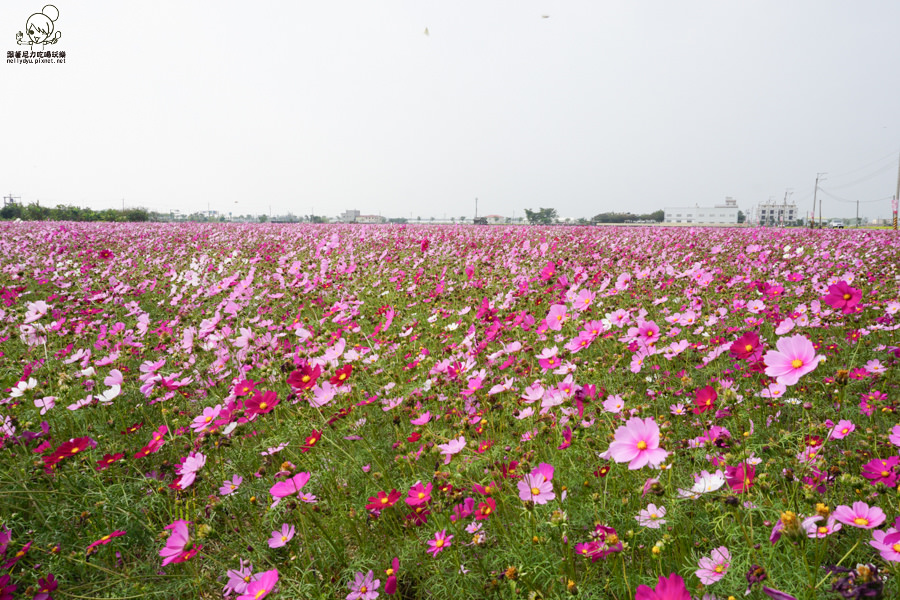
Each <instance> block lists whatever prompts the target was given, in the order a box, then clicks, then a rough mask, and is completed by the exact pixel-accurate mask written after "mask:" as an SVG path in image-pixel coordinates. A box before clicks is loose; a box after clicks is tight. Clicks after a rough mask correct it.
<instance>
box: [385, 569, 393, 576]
mask: <svg viewBox="0 0 900 600" xmlns="http://www.w3.org/2000/svg"><path fill="white" fill-rule="evenodd" d="M385 574H386V575H387V576H388V577H390V576H391V575H393V574H394V570H393V569H388V570H387V571H385Z"/></svg>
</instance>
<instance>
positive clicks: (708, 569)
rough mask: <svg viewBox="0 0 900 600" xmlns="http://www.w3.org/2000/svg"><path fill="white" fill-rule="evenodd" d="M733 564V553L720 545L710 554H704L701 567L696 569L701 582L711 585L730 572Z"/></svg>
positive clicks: (700, 563) (699, 564) (699, 565)
mask: <svg viewBox="0 0 900 600" xmlns="http://www.w3.org/2000/svg"><path fill="white" fill-rule="evenodd" d="M729 565H731V553H730V552H729V551H728V548H726V547H725V546H719V547H718V548H716V549H715V550H713V551H712V553H711V554H710V556H704V557H703V558H701V559H700V562H699V563H698V565H697V566H698V567H700V568H699V569H697V570H696V571H695V574H696V575H697V577H699V578H700V583H702V584H703V585H711V584H713V583H715V582H717V581H719V580H720V579H722V578H723V577H725V573H727V572H728V567H729Z"/></svg>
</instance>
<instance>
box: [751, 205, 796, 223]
mask: <svg viewBox="0 0 900 600" xmlns="http://www.w3.org/2000/svg"><path fill="white" fill-rule="evenodd" d="M799 218H800V211H798V210H797V205H796V204H793V203H791V204H788V203H787V202H783V201H782V202H773V201H771V200H770V201H769V202H760V203H759V205H757V207H756V214H755V215H754V219H753V220H752V221H751V222H754V223H755V224H756V225H758V226H760V227H778V226H783V225H789V224H791V223H793V222H794V221H796V220H797V219H799Z"/></svg>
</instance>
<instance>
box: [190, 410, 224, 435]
mask: <svg viewBox="0 0 900 600" xmlns="http://www.w3.org/2000/svg"><path fill="white" fill-rule="evenodd" d="M221 412H222V405H221V404H216V405H215V406H207V407H206V408H204V409H203V414H202V415H198V416H196V417H194V420H193V421H191V429H193V430H194V431H196V432H197V433H200V432H201V431H206V430H207V429H208V428H209V427H211V426H212V424H213V421H215V419H216V418H217V417H218V416H219V413H221Z"/></svg>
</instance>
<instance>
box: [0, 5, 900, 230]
mask: <svg viewBox="0 0 900 600" xmlns="http://www.w3.org/2000/svg"><path fill="white" fill-rule="evenodd" d="M44 2H46V0H43V1H42V0H37V1H32V0H25V1H23V0H16V1H15V2H11V1H6V2H3V3H2V4H0V50H2V51H3V58H4V60H3V62H2V63H0V92H2V93H0V132H2V134H3V138H4V143H3V144H2V145H0V193H2V194H3V195H5V194H7V193H10V192H11V193H12V194H14V195H20V196H21V197H22V200H23V201H24V202H26V203H27V202H30V201H34V200H38V199H39V200H40V202H41V204H42V205H51V206H52V205H56V204H75V205H79V206H90V207H92V208H95V209H102V208H112V207H120V206H121V205H122V199H124V200H125V205H126V206H144V207H146V208H149V209H152V210H159V211H169V210H171V209H178V210H181V211H182V212H191V211H194V210H205V209H206V208H207V205H209V206H210V207H211V208H212V209H214V210H219V211H222V212H225V213H227V212H233V213H234V214H245V213H248V214H258V213H268V212H269V210H270V208H269V207H270V206H271V210H272V212H273V213H275V214H279V213H286V212H288V211H290V212H292V213H294V214H297V215H300V214H309V213H310V212H311V211H313V210H314V211H315V214H319V215H323V214H324V215H328V216H335V215H337V214H338V213H340V212H342V211H343V210H345V209H351V208H355V209H359V210H360V211H362V212H363V213H364V214H366V213H380V214H383V215H385V216H404V217H410V216H413V217H416V216H422V217H429V216H435V217H439V218H440V217H443V216H444V215H446V216H447V217H450V216H456V217H460V216H463V215H466V216H467V217H469V218H471V217H472V215H473V214H474V210H475V207H474V199H475V198H476V197H477V198H478V199H479V206H478V208H479V214H501V215H504V216H513V215H515V216H523V214H524V209H525V208H532V209H537V208H538V207H555V208H556V209H557V210H558V211H559V213H560V215H561V216H563V217H572V218H575V217H581V216H584V217H590V216H592V215H595V214H597V213H599V212H606V211H615V210H629V211H632V212H636V213H640V212H650V211H653V210H656V209H660V208H663V207H665V206H683V205H694V204H697V203H699V204H700V205H704V204H706V205H708V204H712V203H714V202H719V201H722V200H723V199H724V197H725V196H733V197H734V198H736V199H737V200H738V204H739V206H740V207H741V208H742V209H743V210H744V211H745V212H748V210H749V209H750V208H751V207H752V206H753V205H755V204H756V203H757V202H760V201H766V200H767V199H768V198H769V197H770V196H773V197H774V198H775V199H777V200H779V201H780V200H782V199H783V197H784V194H785V190H786V188H793V190H794V194H793V196H792V197H791V199H792V200H795V201H797V204H798V206H799V208H800V210H801V212H802V213H804V214H806V213H807V212H808V211H809V210H811V208H812V193H813V187H814V183H815V178H816V173H817V172H821V171H825V172H828V175H827V180H826V181H825V182H824V183H823V184H822V188H823V189H825V190H827V191H828V192H829V193H831V194H832V195H833V196H838V197H840V198H843V199H847V200H862V201H875V202H865V203H863V204H860V213H861V214H862V215H865V216H885V217H886V216H889V215H890V210H891V202H890V196H891V195H893V193H894V189H895V186H896V180H897V162H898V159H900V2H896V1H893V0H881V1H874V0H860V1H855V2H849V1H845V0H809V1H801V0H790V1H784V0H770V1H769V0H754V1H752V2H751V1H748V0H741V1H728V0H710V1H705V2H700V1H691V0H677V1H674V0H622V1H617V2H606V1H601V0H566V1H565V2H562V1H560V2H552V1H549V0H542V1H537V0H535V1H530V0H508V1H500V0H453V1H450V0H443V1H437V0H407V1H399V0H394V1H391V0H381V1H374V0H354V1H346V2H341V1H337V0H319V1H316V2H309V1H302V2H298V1H293V2H287V1H279V2H275V1H257V2H247V1H246V0H244V1H241V2H238V1H232V0H219V1H217V2H207V1H204V2H199V1H191V0H180V1H177V2H176V1H170V0H155V1H153V2H132V1H127V2H125V1H121V0H119V1H115V2H113V1H110V0H103V1H100V0H81V1H79V2H74V1H69V0H56V2H55V5H56V6H57V7H58V9H59V18H58V20H57V21H56V27H57V29H58V30H59V31H60V32H61V34H62V36H61V38H60V40H59V42H58V43H57V44H56V45H55V46H52V47H50V48H51V49H53V50H65V51H66V53H67V59H66V64H46V65H41V64H37V65H26V64H7V63H6V62H5V57H6V51H8V50H19V49H22V48H25V49H27V48H28V47H20V46H17V45H16V39H15V34H16V32H18V31H24V30H25V22H26V20H27V18H28V16H29V15H30V14H31V13H34V12H40V11H41V9H42V6H43V5H44ZM542 15H549V18H547V19H544V18H542ZM426 27H427V28H428V32H429V35H425V28H426ZM857 180H861V181H857ZM824 200H825V202H824V211H823V212H824V215H825V217H826V218H829V217H838V216H847V217H849V216H853V215H854V214H855V210H856V206H855V204H850V203H841V202H838V201H836V200H835V199H834V198H832V197H829V196H827V195H826V196H824Z"/></svg>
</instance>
